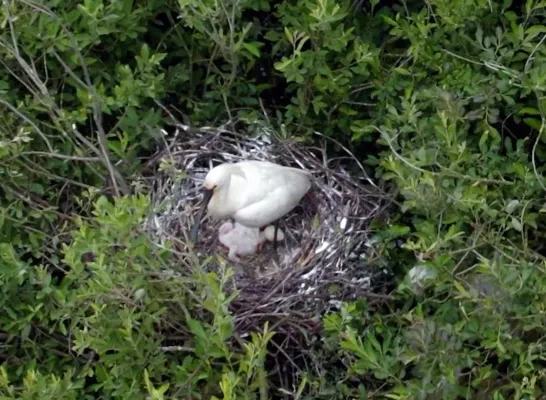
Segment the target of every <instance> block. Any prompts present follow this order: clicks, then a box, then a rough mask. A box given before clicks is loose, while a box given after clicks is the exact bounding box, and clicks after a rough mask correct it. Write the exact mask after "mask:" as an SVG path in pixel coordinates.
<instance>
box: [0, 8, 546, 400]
mask: <svg viewBox="0 0 546 400" xmlns="http://www.w3.org/2000/svg"><path fill="white" fill-rule="evenodd" d="M0 26H1V28H2V29H1V31H0V108H1V113H0V119H1V122H0V175H1V176H0V191H1V194H2V196H1V204H0V214H1V216H0V291H1V294H0V303H1V306H0V310H1V311H0V329H1V331H0V337H1V339H2V340H1V347H0V362H1V368H0V397H1V398H2V399H12V398H16V399H25V400H26V399H40V400H53V399H54V400H61V399H63V400H64V399H99V398H100V399H114V398H116V399H131V400H134V399H145V398H149V399H268V398H286V399H370V398H378V399H380V398H389V399H464V398H466V399H496V400H500V399H541V398H545V397H544V393H546V377H545V372H544V371H545V365H546V348H545V335H546V328H545V322H546V320H545V316H546V314H545V311H546V263H545V258H544V256H545V254H546V253H545V249H544V234H541V233H540V232H544V228H545V224H546V220H545V217H544V214H543V213H544V211H545V210H546V208H545V207H544V204H545V198H544V192H545V184H546V182H545V180H544V178H543V173H544V165H545V161H546V151H545V146H544V140H545V135H544V129H545V124H546V97H545V89H546V86H545V85H546V62H545V61H546V47H545V44H544V42H545V39H546V1H544V0H527V1H526V2H521V3H519V2H514V4H512V2H511V1H510V0H505V1H493V0H457V1H453V0H428V1H425V2H422V1H417V0H408V1H406V2H404V1H400V2H392V3H388V2H384V3H382V2H380V1H379V0H370V1H366V0H365V1H356V2H354V1H336V0H298V1H296V0H293V1H290V0H284V1H281V0H279V1H267V0H178V1H174V0H147V1H131V0H111V1H106V0H85V1H83V2H75V1H72V0H44V1H39V2H38V1H37V2H34V1H33V0H4V1H3V2H2V3H1V5H0ZM168 110H170V111H169V112H171V113H172V114H173V115H174V116H175V117H176V118H177V119H179V120H180V121H183V122H184V123H188V124H191V125H192V126H199V125H202V124H208V125H213V124H219V123H224V122H225V121H227V120H228V119H231V120H233V119H238V120H239V124H243V125H245V126H249V127H252V126H255V125H256V124H264V123H266V122H267V121H266V118H265V114H264V112H266V113H267V116H268V118H269V123H270V124H272V125H273V128H275V129H276V130H278V131H279V132H285V133H286V134H289V135H292V136H296V137H299V138H307V137H310V136H311V135H312V132H313V130H317V131H320V132H322V133H323V134H325V135H329V136H331V137H333V138H335V139H337V140H339V141H341V142H343V143H345V144H347V145H350V146H351V147H352V148H353V149H354V151H355V152H356V153H357V154H358V156H359V158H360V159H361V160H362V161H365V162H366V164H367V166H368V167H369V168H370V170H372V171H374V174H375V176H376V178H377V179H382V180H385V181H387V182H388V183H389V184H391V185H392V187H393V188H394V189H395V190H396V193H397V200H398V206H397V207H396V208H395V209H393V210H392V214H391V215H390V217H389V219H388V221H383V223H382V224H381V223H378V224H377V226H375V227H374V234H375V236H374V242H375V246H376V251H377V252H378V254H379V255H380V256H381V257H379V258H378V259H379V260H380V261H378V262H377V268H387V269H389V270H391V271H393V272H394V274H395V276H396V280H397V281H396V282H397V284H396V291H395V292H394V293H393V295H394V296H395V298H396V301H394V302H391V303H387V304H385V305H384V306H383V307H381V308H379V309H374V308H371V307H369V305H368V304H367V302H366V301H365V300H362V301H359V302H356V303H353V304H347V305H345V306H344V307H343V309H342V310H341V311H340V312H339V313H333V314H330V315H327V316H324V319H323V328H324V329H323V331H322V332H321V333H320V336H318V337H314V338H310V341H312V342H313V345H312V347H311V348H310V349H309V350H307V351H308V353H307V359H308V360H311V361H310V362H309V363H307V364H301V365H300V366H299V368H300V369H301V371H302V373H299V374H285V375H286V376H284V377H283V372H282V371H283V370H282V369H278V370H275V368H274V365H275V364H274V363H272V362H271V359H270V358H271V357H266V353H267V351H266V349H267V344H268V342H269V341H270V340H271V337H272V335H274V333H273V332H271V330H270V328H267V327H264V330H263V331H262V332H256V333H255V334H254V335H252V336H251V337H247V338H238V337H234V335H235V334H234V317H233V316H232V315H231V314H230V313H229V312H228V304H229V302H230V301H231V299H230V298H227V297H226V296H225V295H224V292H223V291H222V285H223V284H224V282H225V279H226V277H225V276H216V275H214V274H208V275H207V274H203V273H199V270H198V268H196V270H195V272H194V273H193V275H191V276H189V277H188V278H187V279H186V280H180V279H178V280H174V279H171V278H169V276H167V275H166V274H165V273H164V272H162V271H163V270H164V269H165V268H169V265H170V263H171V262H172V261H171V259H170V257H169V252H168V250H166V251H164V252H161V253H158V251H157V249H154V248H153V247H151V246H150V244H149V242H148V240H147V239H146V238H145V236H144V235H143V234H142V232H141V229H140V224H141V222H142V221H143V218H144V217H145V215H146V210H147V207H148V205H149V204H148V203H149V200H148V198H147V197H146V196H145V195H143V194H137V195H128V193H129V192H130V191H131V190H133V191H136V192H138V191H139V188H138V187H133V188H131V183H130V182H131V177H133V176H135V174H138V173H139V171H140V170H141V168H142V160H143V159H144V158H145V157H146V156H147V155H149V154H151V152H152V151H153V150H154V149H155V148H156V146H158V145H159V144H161V140H162V139H161V138H162V137H163V136H162V133H161V132H160V128H164V127H168V126H169V125H172V119H171V118H170V116H169V114H168V112H167V111H168ZM395 239H396V240H395ZM396 242H398V243H402V246H397V245H396ZM91 255H93V256H92V257H91ZM414 267H416V268H420V269H421V271H427V276H428V278H427V280H426V282H424V283H423V282H422V283H421V284H420V285H418V287H416V285H415V283H412V282H411V281H410V280H408V278H407V273H408V271H409V270H410V269H411V268H414ZM61 278H62V279H61ZM234 339H237V340H234ZM285 363H288V362H287V361H286V360H285ZM288 375H290V376H288ZM278 376H281V377H283V379H285V381H284V383H282V382H281V381H279V379H278V378H277V377H278ZM281 385H282V387H281Z"/></svg>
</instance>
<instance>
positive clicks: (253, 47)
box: [243, 43, 260, 58]
mask: <svg viewBox="0 0 546 400" xmlns="http://www.w3.org/2000/svg"><path fill="white" fill-rule="evenodd" d="M243 47H244V48H245V49H247V50H248V52H249V53H250V54H252V55H253V56H256V58H260V49H258V47H257V46H256V45H255V44H253V43H243Z"/></svg>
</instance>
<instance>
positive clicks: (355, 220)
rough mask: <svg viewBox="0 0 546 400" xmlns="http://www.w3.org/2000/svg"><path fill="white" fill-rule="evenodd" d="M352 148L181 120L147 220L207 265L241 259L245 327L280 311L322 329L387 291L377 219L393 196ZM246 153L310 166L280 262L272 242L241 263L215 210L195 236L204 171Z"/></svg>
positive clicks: (158, 161) (161, 157)
mask: <svg viewBox="0 0 546 400" xmlns="http://www.w3.org/2000/svg"><path fill="white" fill-rule="evenodd" d="M322 140H325V139H324V138H323V139H322ZM344 151H346V150H344ZM346 152H347V156H346V157H341V158H328V156H327V155H326V152H325V150H324V149H323V148H319V147H314V146H310V145H308V144H303V143H298V142H296V141H294V140H286V139H283V140H281V139H278V138H276V137H275V135H273V134H271V133H269V134H268V133H263V132H262V133H261V134H260V135H258V136H257V137H249V136H243V135H239V134H236V133H234V132H230V131H228V130H226V129H220V128H214V129H213V128H202V129H198V130H195V129H192V130H191V133H190V132H189V131H188V130H186V129H184V127H179V128H178V129H177V131H176V134H175V135H174V136H173V138H172V139H171V140H170V142H169V143H167V146H166V147H165V148H164V149H163V150H162V151H160V152H159V153H158V154H157V155H156V156H155V157H154V158H153V159H152V161H151V164H152V166H153V167H155V168H154V169H155V170H156V172H155V175H154V177H153V183H152V202H153V205H154V212H153V215H152V216H151V217H150V218H149V220H148V221H147V223H146V229H147V231H148V232H149V233H150V234H151V236H153V238H154V240H156V241H157V242H158V243H159V244H164V243H165V242H166V241H171V242H174V243H175V247H176V249H177V252H176V254H180V255H184V254H188V253H190V252H192V253H193V254H196V255H197V257H198V259H199V260H200V261H204V260H205V259H208V258H210V261H209V262H208V264H206V267H205V268H208V269H210V270H213V271H220V270H224V269H225V268H223V267H224V266H225V265H226V264H227V265H228V266H229V267H231V268H233V270H234V272H235V273H234V275H233V277H232V279H231V289H237V290H239V291H240V294H239V295H238V296H237V298H236V300H235V301H234V302H233V304H232V307H233V310H234V312H235V313H236V316H237V321H238V328H239V329H240V330H241V329H242V330H243V331H245V330H247V329H249V328H250V327H252V326H256V324H258V325H261V324H262V323H263V320H264V319H270V318H271V317H277V319H278V318H279V317H282V319H283V320H284V322H289V321H298V323H297V324H296V325H298V326H301V324H302V323H304V321H308V326H307V328H313V327H314V326H316V325H315V323H314V322H312V321H315V319H314V318H313V317H314V316H316V315H318V314H320V313H321V312H323V311H325V309H327V308H329V307H331V306H337V305H338V304H339V302H340V301H342V300H349V299H355V298H359V297H363V296H366V297H368V298H370V297H371V298H383V296H382V295H380V294H374V288H373V285H372V282H373V281H374V279H373V277H374V276H375V275H377V274H378V273H381V271H377V270H375V271H374V270H371V268H370V267H369V260H370V258H371V257H373V251H372V249H373V248H372V246H371V244H370V231H369V226H370V224H371V222H372V221H373V220H374V219H375V218H376V217H377V216H378V215H379V214H380V213H381V212H382V211H383V210H384V208H385V206H386V205H387V204H388V203H389V197H388V196H387V195H385V194H384V193H383V192H382V191H381V190H380V188H379V187H378V186H377V185H376V184H374V182H373V181H372V180H371V179H370V178H369V177H367V176H366V173H365V171H364V168H363V167H362V165H361V164H360V163H359V162H358V160H357V159H356V158H354V157H353V156H352V155H350V153H348V151H346ZM242 160H267V161H271V162H274V163H277V164H280V165H284V166H292V167H296V168H302V169H304V170H307V171H309V172H310V173H311V174H312V176H313V183H312V187H311V189H310V191H309V192H308V193H307V194H306V196H305V197H304V198H303V199H302V200H301V202H300V204H299V205H298V206H297V207H296V208H295V209H294V210H293V211H291V212H290V213H288V214H287V215H286V216H285V217H284V218H282V221H281V224H280V228H281V229H282V230H283V232H284V234H285V236H286V237H285V239H284V240H283V241H282V242H280V243H279V245H278V254H279V257H278V259H277V260H278V262H277V261H276V258H275V257H273V245H272V243H267V244H266V246H265V247H264V249H263V250H262V251H261V252H259V253H258V254H256V255H255V256H251V257H248V258H246V259H245V260H244V261H242V262H241V263H240V264H239V263H234V262H232V261H230V260H228V258H227V249H224V248H223V247H221V246H220V243H219V240H218V227H219V225H220V224H221V223H222V222H224V221H214V220H211V219H210V218H208V217H207V218H206V219H205V220H203V222H202V227H201V231H200V234H199V240H198V243H197V244H196V245H194V244H192V243H191V242H190V241H189V232H190V231H191V228H192V227H193V225H194V223H195V218H196V216H197V214H198V210H199V208H200V207H202V206H203V204H202V192H201V184H202V182H203V180H204V177H205V175H206V174H207V172H208V171H209V170H210V169H211V168H212V167H214V166H216V165H219V164H221V163H232V162H237V161H242ZM350 170H352V171H353V172H352V173H350V172H349V171H350ZM186 261H187V260H186ZM181 265H183V264H182V263H181ZM288 325H290V322H289V323H288ZM279 328H280V327H279V326H277V329H279Z"/></svg>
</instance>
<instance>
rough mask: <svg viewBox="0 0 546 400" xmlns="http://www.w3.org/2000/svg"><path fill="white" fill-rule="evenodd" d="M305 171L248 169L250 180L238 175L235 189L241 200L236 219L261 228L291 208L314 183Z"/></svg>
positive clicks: (247, 176) (247, 175) (246, 173)
mask: <svg viewBox="0 0 546 400" xmlns="http://www.w3.org/2000/svg"><path fill="white" fill-rule="evenodd" d="M273 165H275V164H273ZM302 172H303V171H299V170H297V169H293V170H292V169H289V168H263V169H260V170H257V171H255V170H254V169H253V168H248V169H245V171H244V173H245V176H246V179H241V178H238V179H237V180H236V182H237V184H236V185H235V186H236V187H235V188H234V190H235V193H237V197H238V198H239V199H240V203H239V207H237V211H236V213H235V214H234V218H235V219H236V220H237V221H239V222H240V223H241V224H243V225H246V226H259V227H261V226H264V225H266V224H268V223H270V222H273V221H275V220H277V219H278V218H280V217H282V216H283V215H285V214H286V213H288V212H289V211H291V210H292V209H293V208H294V207H295V206H296V205H297V204H298V202H299V201H300V200H301V198H302V197H303V196H304V195H305V193H306V192H307V191H308V190H309V188H310V186H311V183H310V180H309V177H308V175H307V174H306V173H302ZM230 191H231V188H230Z"/></svg>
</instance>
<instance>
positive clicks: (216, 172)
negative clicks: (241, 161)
mask: <svg viewBox="0 0 546 400" xmlns="http://www.w3.org/2000/svg"><path fill="white" fill-rule="evenodd" d="M232 172H233V171H232V168H231V165H230V164H221V165H218V166H216V167H214V168H213V169H211V170H210V171H209V172H208V173H207V175H206V176H205V180H204V181H203V185H202V189H203V192H204V193H203V205H202V208H201V210H200V212H199V214H198V216H197V220H196V221H195V225H194V226H193V228H192V232H191V240H192V241H193V242H194V243H195V242H196V241H197V235H198V233H199V227H200V224H201V220H202V219H203V216H204V215H205V211H206V210H207V207H208V204H209V202H210V199H211V198H212V196H213V195H214V193H216V192H217V191H218V190H219V189H221V188H222V187H224V186H225V185H226V184H227V183H228V182H229V179H230V177H231V174H232Z"/></svg>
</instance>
